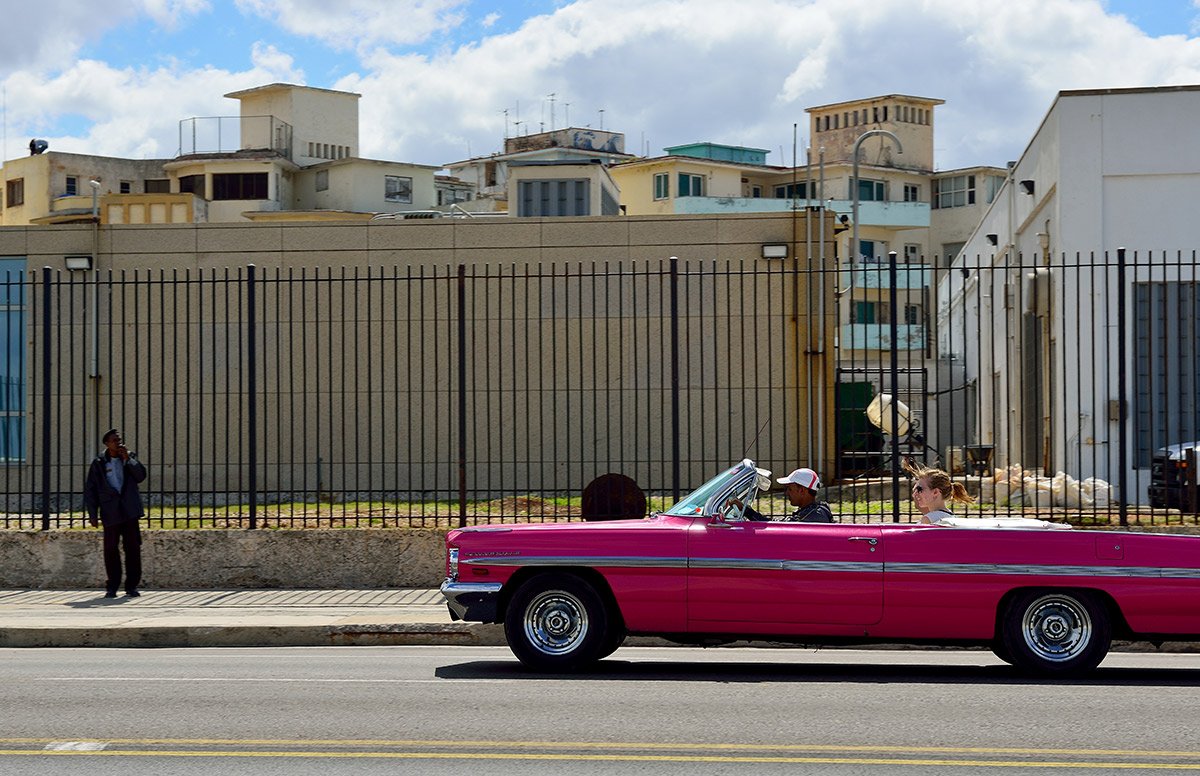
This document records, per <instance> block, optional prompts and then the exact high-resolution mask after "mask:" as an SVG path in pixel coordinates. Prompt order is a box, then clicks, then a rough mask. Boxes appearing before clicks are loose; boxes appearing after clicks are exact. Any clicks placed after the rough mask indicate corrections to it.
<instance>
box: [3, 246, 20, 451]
mask: <svg viewBox="0 0 1200 776" xmlns="http://www.w3.org/2000/svg"><path fill="white" fill-rule="evenodd" d="M25 380H26V372H25V260H24V259H16V258H0V461H7V462H13V461H22V460H24V459H25Z"/></svg>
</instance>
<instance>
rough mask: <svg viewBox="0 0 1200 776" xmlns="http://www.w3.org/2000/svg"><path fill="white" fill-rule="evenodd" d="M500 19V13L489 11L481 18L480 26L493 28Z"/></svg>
mask: <svg viewBox="0 0 1200 776" xmlns="http://www.w3.org/2000/svg"><path fill="white" fill-rule="evenodd" d="M498 21H500V14H498V13H489V14H488V15H487V16H485V17H483V18H482V19H480V20H479V26H480V27H483V28H484V29H491V28H492V27H493V26H495V24H496V22H498Z"/></svg>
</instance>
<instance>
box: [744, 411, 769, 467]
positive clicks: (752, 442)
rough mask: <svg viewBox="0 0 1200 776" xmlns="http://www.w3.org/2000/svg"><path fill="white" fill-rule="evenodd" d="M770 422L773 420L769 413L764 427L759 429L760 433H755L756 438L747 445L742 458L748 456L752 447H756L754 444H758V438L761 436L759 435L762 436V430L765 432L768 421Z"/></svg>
mask: <svg viewBox="0 0 1200 776" xmlns="http://www.w3.org/2000/svg"><path fill="white" fill-rule="evenodd" d="M770 422H771V416H770V415H767V419H766V420H764V421H763V424H762V428H760V429H759V430H758V433H757V434H755V435H754V439H752V440H751V441H750V444H749V445H747V446H746V452H744V453H742V458H745V457H746V456H748V455H750V451H751V450H752V449H754V446H755V445H756V444H758V438H759V436H761V435H762V432H763V431H764V430H765V429H766V428H767V424H768V423H770Z"/></svg>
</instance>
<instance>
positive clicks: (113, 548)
mask: <svg viewBox="0 0 1200 776" xmlns="http://www.w3.org/2000/svg"><path fill="white" fill-rule="evenodd" d="M101 441H103V442H104V448H105V449H104V452H103V453H101V454H100V455H99V456H98V457H97V458H96V459H95V460H94V461H92V465H91V467H90V468H89V469H88V473H87V480H86V481H85V483H84V486H83V503H84V506H85V507H87V511H88V520H89V522H91V524H92V525H93V526H95V525H97V524H98V522H99V521H103V523H104V570H105V572H106V573H107V574H108V581H107V583H106V584H105V593H104V597H105V598H116V597H117V588H119V587H120V586H121V552H120V549H119V547H118V544H119V543H121V542H124V544H125V594H126V595H128V596H129V597H130V598H137V597H138V596H139V595H141V593H139V592H138V589H137V588H138V584H139V583H140V582H141V581H142V532H141V528H140V526H139V524H138V521H139V520H141V518H142V515H143V514H144V511H143V509H142V496H141V494H140V493H138V487H137V486H138V483H139V482H142V481H143V480H145V479H146V467H145V466H142V464H141V462H139V461H138V459H137V456H135V455H134V454H133V453H131V452H129V448H127V447H126V446H125V443H124V441H123V440H122V439H121V432H119V431H117V430H116V429H115V428H113V429H109V430H108V431H106V432H105V433H104V438H103V439H102V440H101ZM97 513H99V521H98V520H97Z"/></svg>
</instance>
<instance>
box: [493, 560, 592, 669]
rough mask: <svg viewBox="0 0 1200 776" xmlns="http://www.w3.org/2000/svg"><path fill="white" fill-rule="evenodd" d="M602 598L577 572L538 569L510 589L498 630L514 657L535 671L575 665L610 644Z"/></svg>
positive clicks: (582, 664)
mask: <svg viewBox="0 0 1200 776" xmlns="http://www.w3.org/2000/svg"><path fill="white" fill-rule="evenodd" d="M611 629H612V624H611V621H610V618H609V616H608V612H607V610H606V607H605V605H604V600H603V599H602V598H601V597H600V595H599V594H598V593H597V592H596V590H595V589H594V588H593V587H592V586H591V585H590V584H588V583H587V582H585V581H584V580H582V579H580V578H579V577H576V576H572V575H570V574H540V575H538V576H536V577H533V578H532V579H530V580H528V581H527V582H526V583H525V584H523V585H521V587H520V588H518V589H517V591H516V592H515V593H514V594H513V597H512V601H510V602H509V605H508V611H507V612H506V613H505V616H504V635H505V638H506V639H507V640H508V647H509V649H511V650H512V652H513V654H514V655H516V656H517V658H518V659H519V660H520V661H521V662H522V663H524V664H525V665H527V666H529V667H530V668H535V669H537V670H539V671H575V670H578V669H580V668H584V667H586V666H588V665H591V664H592V663H594V662H595V661H597V660H599V659H600V658H601V657H602V656H603V655H602V653H603V651H604V650H605V649H606V648H608V647H610V646H611V649H610V650H609V652H610V653H611V651H612V649H616V646H614V645H613V640H614V636H613V635H612V633H611V632H610V631H611Z"/></svg>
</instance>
